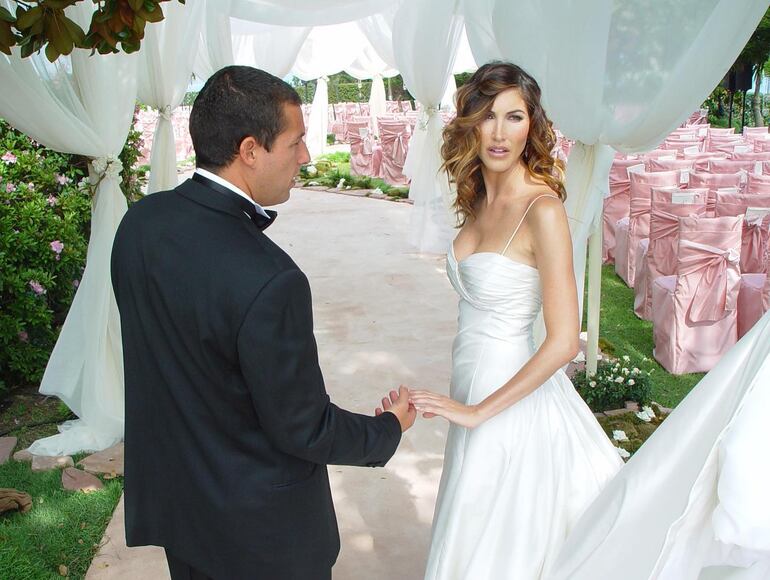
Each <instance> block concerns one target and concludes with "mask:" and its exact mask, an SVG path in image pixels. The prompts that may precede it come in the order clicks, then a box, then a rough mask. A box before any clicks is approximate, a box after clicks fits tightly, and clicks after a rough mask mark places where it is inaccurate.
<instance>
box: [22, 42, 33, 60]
mask: <svg viewBox="0 0 770 580" xmlns="http://www.w3.org/2000/svg"><path fill="white" fill-rule="evenodd" d="M34 47H35V44H34V43H33V42H31V41H28V42H26V43H25V44H23V45H22V47H21V58H27V57H28V56H31V55H32V53H33V52H35V51H34Z"/></svg>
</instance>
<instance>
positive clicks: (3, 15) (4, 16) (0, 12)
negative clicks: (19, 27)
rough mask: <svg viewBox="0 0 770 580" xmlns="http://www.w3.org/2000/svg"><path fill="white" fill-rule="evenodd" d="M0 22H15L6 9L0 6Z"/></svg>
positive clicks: (14, 18)
mask: <svg viewBox="0 0 770 580" xmlns="http://www.w3.org/2000/svg"><path fill="white" fill-rule="evenodd" d="M0 20H4V21H5V22H16V17H15V16H14V15H13V14H11V13H10V12H9V11H8V9H7V8H4V7H2V6H0Z"/></svg>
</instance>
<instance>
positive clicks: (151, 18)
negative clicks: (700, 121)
mask: <svg viewBox="0 0 770 580" xmlns="http://www.w3.org/2000/svg"><path fill="white" fill-rule="evenodd" d="M137 14H138V15H139V16H141V17H142V18H144V19H145V20H146V21H147V22H160V21H161V20H163V10H162V9H161V7H160V6H155V8H154V9H153V10H152V11H150V10H147V9H146V8H144V9H142V10H139V11H138V12H137Z"/></svg>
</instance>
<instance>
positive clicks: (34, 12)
mask: <svg viewBox="0 0 770 580" xmlns="http://www.w3.org/2000/svg"><path fill="white" fill-rule="evenodd" d="M19 12H21V8H19V10H18V11H17V12H16V15H17V17H16V27H17V28H20V29H24V28H30V27H31V26H32V25H33V24H34V23H35V22H37V21H38V20H40V19H41V18H42V16H43V9H42V8H41V7H40V6H35V7H34V8H31V9H29V10H27V11H25V12H24V13H22V14H21V15H19Z"/></svg>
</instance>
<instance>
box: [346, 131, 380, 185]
mask: <svg viewBox="0 0 770 580" xmlns="http://www.w3.org/2000/svg"><path fill="white" fill-rule="evenodd" d="M345 140H346V141H347V142H348V143H350V173H351V174H352V175H368V176H372V177H376V176H377V175H378V173H377V172H376V170H377V168H376V167H375V153H376V151H375V149H376V148H378V145H377V144H376V143H375V141H374V138H373V137H372V135H371V133H370V132H369V123H366V122H362V121H359V122H355V121H350V122H348V124H347V133H346V135H345Z"/></svg>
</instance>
